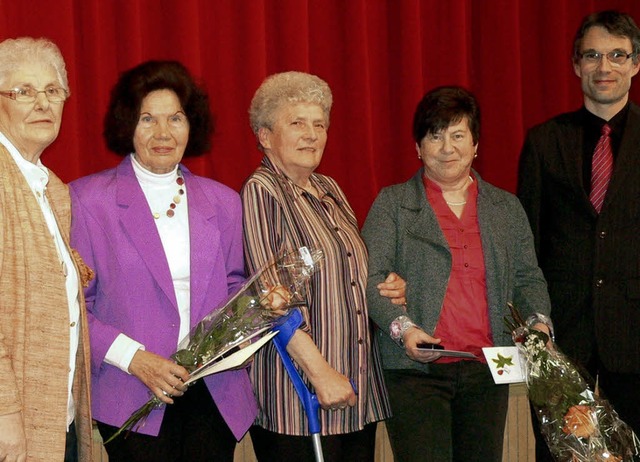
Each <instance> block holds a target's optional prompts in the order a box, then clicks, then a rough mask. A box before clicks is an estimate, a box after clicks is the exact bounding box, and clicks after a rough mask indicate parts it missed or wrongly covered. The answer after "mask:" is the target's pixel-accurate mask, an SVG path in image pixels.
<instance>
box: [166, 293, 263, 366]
mask: <svg viewBox="0 0 640 462" xmlns="http://www.w3.org/2000/svg"><path fill="white" fill-rule="evenodd" d="M263 303H264V302H263ZM260 306H261V299H260V298H259V297H255V296H249V295H243V296H240V297H236V298H234V299H232V300H231V301H230V302H229V304H228V305H227V306H226V307H225V308H224V312H222V313H220V314H219V315H218V316H216V317H215V319H214V320H213V321H212V322H200V323H198V325H197V326H196V327H195V329H194V330H193V332H192V333H191V339H190V341H189V344H188V345H187V346H186V347H185V348H181V349H179V350H178V351H176V352H175V353H174V354H173V355H172V358H173V359H174V360H175V361H176V363H178V364H180V365H181V366H183V367H184V368H185V369H186V370H188V371H189V372H193V371H194V370H196V369H197V368H199V367H202V366H203V365H204V364H206V363H207V362H209V361H210V360H211V359H213V358H214V354H215V353H217V352H221V350H223V349H224V347H225V346H227V345H235V344H237V343H240V342H242V341H243V340H244V337H245V334H246V332H247V329H251V328H253V327H258V326H260V325H264V322H265V321H269V320H270V319H272V317H271V316H269V315H268V312H267V311H266V310H262V309H256V308H259V307H260Z"/></svg>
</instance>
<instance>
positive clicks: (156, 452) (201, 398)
mask: <svg viewBox="0 0 640 462" xmlns="http://www.w3.org/2000/svg"><path fill="white" fill-rule="evenodd" d="M98 429H99V430H100V434H101V435H102V438H103V440H106V439H108V438H109V437H110V436H111V435H113V434H114V433H115V432H116V431H117V430H118V428H117V427H113V426H111V425H107V424H104V423H102V422H98ZM235 447H236V439H235V437H234V436H233V433H232V432H231V430H230V429H229V427H228V426H227V424H226V422H225V421H224V419H223V418H222V416H221V415H220V412H219V411H218V407H217V406H216V405H215V403H214V401H213V399H212V398H211V395H210V394H209V390H208V389H207V387H206V386H205V385H204V382H202V381H201V380H199V381H198V382H196V383H195V384H194V385H193V386H191V387H189V389H188V390H187V391H186V393H185V394H184V395H183V396H181V397H178V398H174V404H172V405H167V409H166V410H165V413H164V418H163V420H162V425H161V427H160V432H159V433H158V436H157V437H156V436H149V435H143V434H142V433H134V432H131V433H129V435H128V436H127V435H124V434H123V435H120V436H119V437H118V438H116V439H115V440H113V441H112V442H110V443H109V444H107V445H105V449H106V451H107V454H108V455H109V462H184V461H190V462H192V461H194V462H204V461H216V462H233V453H234V451H235Z"/></svg>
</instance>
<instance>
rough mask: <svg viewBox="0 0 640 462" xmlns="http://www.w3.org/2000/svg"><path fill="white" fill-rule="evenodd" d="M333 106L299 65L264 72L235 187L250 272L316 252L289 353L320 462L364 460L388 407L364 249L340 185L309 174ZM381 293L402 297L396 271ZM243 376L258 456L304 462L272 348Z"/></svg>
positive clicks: (299, 423)
mask: <svg viewBox="0 0 640 462" xmlns="http://www.w3.org/2000/svg"><path fill="white" fill-rule="evenodd" d="M332 102H333V97H332V94H331V90H330V88H329V86H328V85H327V83H326V82H325V81H323V80H321V79H320V78H318V77H316V76H314V75H310V74H306V73H302V72H284V73H281V74H275V75H272V76H271V77H269V78H267V79H266V80H265V81H264V82H263V83H262V85H261V86H260V88H258V90H257V91H256V93H255V95H254V97H253V100H252V102H251V108H250V110H249V113H250V119H251V120H250V121H251V128H252V129H253V132H254V133H255V135H256V138H257V141H258V147H259V149H260V150H262V151H263V152H264V157H263V159H262V164H261V165H260V167H258V169H257V170H256V171H255V172H254V173H253V174H252V175H251V176H250V177H249V178H248V180H247V181H246V183H245V185H244V186H243V188H242V192H241V196H242V201H243V207H244V241H245V256H246V261H247V266H248V268H249V269H250V270H254V269H256V268H259V267H260V266H261V265H263V264H264V263H265V262H267V261H269V260H270V259H271V258H273V256H274V255H277V254H278V253H279V252H280V251H281V250H283V249H292V248H293V249H296V248H299V247H302V246H307V247H312V248H318V249H321V250H322V251H323V253H324V261H323V266H322V268H321V270H320V271H318V272H317V273H315V274H314V275H313V278H312V279H311V281H310V284H309V286H308V288H307V289H308V290H307V300H306V302H307V305H306V309H305V313H306V321H307V322H306V326H305V327H304V329H300V330H298V331H297V332H296V333H295V334H294V336H293V337H292V339H291V341H290V343H289V345H288V351H289V354H290V355H291V356H292V358H293V359H294V360H295V361H296V363H297V365H298V366H299V368H300V369H301V372H302V375H303V379H304V380H305V381H306V382H307V384H308V385H309V386H311V388H312V389H313V391H315V393H316V394H317V396H318V400H319V402H320V405H321V407H322V410H320V423H321V427H322V429H321V430H322V431H321V434H322V437H321V440H322V447H323V452H324V453H325V460H327V461H347V460H348V461H363V462H364V461H371V460H373V457H374V447H375V431H376V423H377V422H378V421H380V420H382V419H385V418H387V417H389V415H390V412H389V405H388V402H387V396H386V390H385V388H384V382H383V380H382V374H381V370H380V362H379V357H378V352H377V349H376V347H375V346H374V344H373V343H372V338H371V334H370V330H369V318H368V313H367V301H366V299H365V287H366V279H367V250H366V248H365V246H364V243H363V242H362V239H361V238H360V231H359V229H358V224H357V221H356V218H355V216H354V213H353V210H352V209H351V207H350V206H349V203H348V202H347V198H346V197H345V195H344V193H343V192H342V190H341V189H340V187H339V186H338V185H337V184H336V182H335V181H334V180H332V179H331V178H329V177H328V176H325V175H320V174H318V173H314V172H315V169H316V168H317V167H318V165H319V164H320V160H321V159H322V156H323V154H324V148H325V145H326V142H327V133H328V130H329V114H330V111H331V105H332ZM381 289H382V290H384V291H385V292H384V293H385V294H386V295H387V296H389V297H392V298H393V301H394V302H395V303H399V304H402V303H403V302H404V281H403V280H401V279H399V278H397V276H396V275H390V276H389V279H388V281H387V283H386V284H384V285H383V287H381ZM251 374H252V380H253V385H254V389H255V392H256V395H257V397H258V401H259V403H260V414H259V416H258V419H257V421H256V423H257V425H255V426H254V427H252V429H251V439H252V441H253V446H254V449H255V450H256V454H257V456H258V460H260V461H261V462H262V461H283V460H296V461H312V460H315V459H314V453H313V447H312V443H311V439H310V438H309V436H308V435H309V433H308V429H307V418H306V417H305V414H304V410H303V408H302V406H301V403H300V401H299V399H298V397H297V395H296V393H295V391H294V389H293V388H292V386H291V383H290V381H289V379H288V378H287V375H286V373H285V371H284V369H283V366H282V363H281V361H280V359H279V358H278V356H277V354H276V352H275V349H274V348H273V346H272V345H268V346H267V347H265V348H264V349H262V350H261V351H259V352H258V353H257V355H256V358H255V361H254V364H253V366H252V368H251ZM350 381H351V383H350ZM352 383H353V384H354V385H355V388H353V387H352Z"/></svg>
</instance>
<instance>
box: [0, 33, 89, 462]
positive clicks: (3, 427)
mask: <svg viewBox="0 0 640 462" xmlns="http://www.w3.org/2000/svg"><path fill="white" fill-rule="evenodd" d="M0 89H1V91H0V294H2V296H1V297H0V318H1V319H2V321H1V322H0V376H1V377H2V381H3V386H2V388H1V391H0V460H7V461H9V460H10V461H24V460H29V461H43V462H44V461H62V460H65V461H75V460H78V458H79V460H84V461H89V460H91V450H92V438H91V416H90V409H89V362H90V360H89V348H88V330H87V328H88V323H87V319H86V313H85V310H84V299H83V297H82V291H81V290H80V288H81V287H82V285H83V284H84V283H86V282H87V278H88V271H87V268H86V267H85V266H84V265H83V263H82V261H81V260H80V259H79V258H77V254H76V253H75V252H74V251H73V250H72V249H71V247H70V246H69V229H70V226H71V215H70V212H71V203H70V198H69V189H68V187H67V186H66V185H65V184H63V183H62V182H61V181H60V179H59V178H58V177H57V176H56V175H54V174H53V172H51V171H50V170H49V169H47V168H46V167H45V166H44V165H43V164H42V162H41V161H40V156H41V155H42V153H43V152H44V150H45V149H46V148H47V147H48V146H49V145H50V144H51V143H53V141H54V140H55V139H56V137H57V136H58V131H59V130H60V123H61V121H62V111H63V109H64V102H65V100H66V99H67V97H68V95H69V87H68V82H67V71H66V67H65V63H64V60H63V58H62V55H61V54H60V50H59V49H58V47H57V46H56V45H55V44H54V43H52V42H51V41H49V40H46V39H33V38H29V37H22V38H18V39H9V40H5V41H4V42H2V43H0Z"/></svg>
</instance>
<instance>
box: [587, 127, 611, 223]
mask: <svg viewBox="0 0 640 462" xmlns="http://www.w3.org/2000/svg"><path fill="white" fill-rule="evenodd" d="M610 133H611V127H609V125H607V124H604V125H603V126H602V135H601V136H600V139H599V140H598V144H597V145H596V150H595V151H593V160H592V163H591V194H589V200H590V201H591V204H593V208H595V209H596V212H598V213H600V209H602V203H603V202H604V196H605V195H606V194H607V187H608V186H609V179H610V178H611V171H612V170H613V150H612V149H611V137H610V136H609V134H610Z"/></svg>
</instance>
